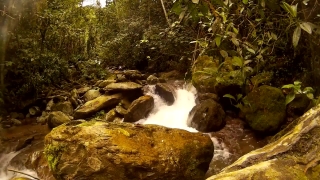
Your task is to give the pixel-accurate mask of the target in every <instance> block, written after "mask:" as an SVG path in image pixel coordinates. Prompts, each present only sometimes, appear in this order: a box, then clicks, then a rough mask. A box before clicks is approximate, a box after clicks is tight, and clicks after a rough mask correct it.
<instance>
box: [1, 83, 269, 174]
mask: <svg viewBox="0 0 320 180" xmlns="http://www.w3.org/2000/svg"><path fill="white" fill-rule="evenodd" d="M174 84H176V83H174ZM145 93H146V94H148V95H151V96H152V97H153V98H154V100H155V106H154V109H153V110H152V112H151V113H150V115H149V116H148V117H147V118H146V119H142V120H140V121H139V122H137V123H141V124H157V125H162V126H166V127H170V128H178V129H184V130H187V131H190V132H197V130H195V129H193V128H191V127H188V126H187V120H188V114H189V112H190V110H191V109H192V108H193V107H194V106H195V99H196V90H195V88H194V87H192V86H189V87H186V86H184V88H181V86H180V88H177V90H176V97H175V99H176V100H175V102H174V104H173V105H171V106H168V105H167V104H166V103H165V102H164V101H163V100H162V99H161V98H160V97H159V96H158V95H157V94H156V93H155V86H147V87H146V90H145ZM16 128H18V129H14V128H13V129H9V130H5V131H2V132H6V133H1V131H0V137H2V138H3V137H5V138H6V139H7V141H8V140H9V141H16V139H21V138H25V137H26V136H30V135H31V134H32V133H33V134H32V135H33V136H34V137H36V138H35V139H38V141H39V142H40V143H39V144H41V143H42V146H40V147H37V148H36V147H35V146H34V145H32V146H31V147H29V149H30V150H29V152H28V153H25V154H29V155H30V154H32V152H34V151H36V150H39V149H41V148H42V149H43V137H44V135H45V134H46V133H48V132H49V131H48V130H46V129H45V128H44V127H43V126H41V125H33V126H28V127H23V126H20V127H16ZM19 128H20V129H19ZM35 132H37V133H38V134H39V132H41V133H40V134H39V136H37V135H35ZM207 134H208V136H210V138H211V139H212V142H213V144H214V148H215V150H214V158H213V159H212V161H211V164H210V168H209V171H208V172H207V177H208V176H211V175H214V174H217V173H218V172H219V171H220V170H221V169H222V168H224V167H226V166H227V165H230V164H231V163H232V162H234V161H235V160H237V159H238V158H239V157H241V156H242V155H244V154H246V153H248V152H250V151H252V150H254V149H257V148H259V147H262V146H263V145H265V142H264V141H263V140H261V139H260V138H259V137H256V136H255V134H254V133H253V132H252V131H251V130H250V129H249V128H247V127H246V125H245V123H244V122H243V121H242V120H240V119H237V118H232V117H230V116H228V117H227V123H226V126H225V127H224V128H223V129H222V130H220V131H218V132H213V133H207ZM11 136H12V137H11ZM37 137H38V138H37ZM0 146H2V145H1V142H0ZM7 146H8V145H7ZM9 146H10V147H11V148H12V147H14V146H16V143H13V144H12V143H11V145H9ZM26 149H27V148H26ZM17 156H21V152H14V151H12V149H11V150H10V149H7V151H6V153H2V154H1V148H0V180H9V179H10V178H12V177H14V176H16V175H17V174H16V173H13V172H9V171H7V169H14V170H19V171H22V172H24V173H27V174H30V175H33V176H36V173H35V172H34V171H30V170H28V169H26V168H24V167H18V166H15V165H16V164H24V163H22V161H21V160H20V159H21V158H20V159H19V158H16V157H17ZM14 159H17V160H14ZM13 161H16V163H12V162H13ZM17 162H18V163H17ZM19 177H22V176H21V175H20V174H19ZM31 179H32V178H31Z"/></svg>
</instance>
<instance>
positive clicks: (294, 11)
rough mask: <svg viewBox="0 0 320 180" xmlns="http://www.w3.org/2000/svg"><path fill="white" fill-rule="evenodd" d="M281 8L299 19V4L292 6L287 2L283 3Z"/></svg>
mask: <svg viewBox="0 0 320 180" xmlns="http://www.w3.org/2000/svg"><path fill="white" fill-rule="evenodd" d="M281 7H282V8H283V9H284V10H286V11H287V12H288V13H290V15H291V16H292V17H297V9H298V3H297V4H296V5H290V4H288V3H286V2H282V5H281Z"/></svg>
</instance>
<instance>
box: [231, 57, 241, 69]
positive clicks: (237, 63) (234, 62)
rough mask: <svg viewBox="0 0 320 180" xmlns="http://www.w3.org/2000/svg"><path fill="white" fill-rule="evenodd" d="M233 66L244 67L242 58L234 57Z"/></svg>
mask: <svg viewBox="0 0 320 180" xmlns="http://www.w3.org/2000/svg"><path fill="white" fill-rule="evenodd" d="M232 65H234V66H239V67H242V65H243V60H242V58H240V57H238V56H233V57H232Z"/></svg>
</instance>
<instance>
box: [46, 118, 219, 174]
mask: <svg viewBox="0 0 320 180" xmlns="http://www.w3.org/2000/svg"><path fill="white" fill-rule="evenodd" d="M45 154H46V157H47V159H48V160H49V165H50V168H51V169H52V170H53V174H54V176H55V178H56V179H77V178H80V179H93V180H94V179H123V180H125V179H130V180H135V179H150V180H152V179H172V180H173V179H186V180H188V179H189V180H197V179H199V180H200V179H201V180H202V179H203V178H204V175H205V172H206V171H207V169H208V165H209V163H210V161H211V159H212V156H213V143H212V141H211V140H210V138H209V137H208V136H207V135H204V134H201V133H190V132H187V131H184V130H178V129H170V128H166V127H162V126H156V125H143V126H135V125H132V124H128V123H122V124H118V123H103V122H85V123H82V124H78V125H68V124H64V125H61V126H59V127H57V128H55V129H54V130H52V131H51V132H50V133H49V134H48V135H47V136H46V138H45Z"/></svg>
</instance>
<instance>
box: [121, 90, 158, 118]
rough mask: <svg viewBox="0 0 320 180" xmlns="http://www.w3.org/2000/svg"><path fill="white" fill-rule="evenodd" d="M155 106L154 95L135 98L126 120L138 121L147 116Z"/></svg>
mask: <svg viewBox="0 0 320 180" xmlns="http://www.w3.org/2000/svg"><path fill="white" fill-rule="evenodd" d="M153 107H154V99H153V97H152V96H149V95H146V96H141V97H139V98H138V99H136V100H134V101H133V102H132V104H131V105H130V107H129V109H128V110H127V113H126V114H125V116H124V121H125V122H136V121H139V120H140V119H143V118H145V117H147V115H148V113H149V112H150V111H151V110H152V109H153Z"/></svg>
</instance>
